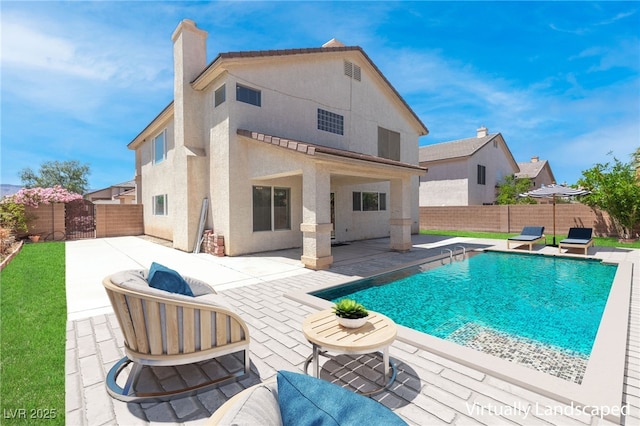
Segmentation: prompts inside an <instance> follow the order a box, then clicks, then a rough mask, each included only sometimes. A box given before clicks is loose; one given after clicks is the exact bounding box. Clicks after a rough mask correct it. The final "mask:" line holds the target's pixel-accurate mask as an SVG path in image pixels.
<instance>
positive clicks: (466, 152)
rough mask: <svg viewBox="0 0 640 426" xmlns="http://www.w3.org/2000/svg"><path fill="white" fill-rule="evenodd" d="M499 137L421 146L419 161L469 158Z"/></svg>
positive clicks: (489, 136)
mask: <svg viewBox="0 0 640 426" xmlns="http://www.w3.org/2000/svg"><path fill="white" fill-rule="evenodd" d="M499 135H500V133H495V134H493V135H487V136H483V137H481V138H478V137H473V138H467V139H459V140H456V141H451V142H442V143H437V144H433V145H426V146H421V147H420V152H419V161H420V162H421V163H422V162H424V161H439V160H450V159H453V158H462V157H469V156H471V155H473V154H474V153H475V152H476V151H477V150H479V149H480V148H482V147H483V146H485V145H486V144H487V143H489V142H490V141H492V140H493V139H494V138H495V137H497V136H499Z"/></svg>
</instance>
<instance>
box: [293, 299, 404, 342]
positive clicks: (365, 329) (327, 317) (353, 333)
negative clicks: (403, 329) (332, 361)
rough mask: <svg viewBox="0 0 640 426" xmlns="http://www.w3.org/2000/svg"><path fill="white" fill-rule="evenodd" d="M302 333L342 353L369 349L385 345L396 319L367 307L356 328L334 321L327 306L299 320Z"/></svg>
mask: <svg viewBox="0 0 640 426" xmlns="http://www.w3.org/2000/svg"><path fill="white" fill-rule="evenodd" d="M302 332H303V333H304V337H306V339H307V340H308V341H309V342H311V343H315V344H316V345H318V346H321V347H323V348H325V349H333V350H336V351H339V352H343V353H369V352H374V351H376V350H379V349H381V348H384V347H385V346H389V345H390V344H391V343H392V342H393V341H394V340H395V338H396V335H397V334H398V327H397V326H396V323H395V322H393V321H392V320H391V319H390V318H388V317H386V316H384V315H382V314H379V313H377V312H373V311H369V319H368V320H367V322H366V324H365V325H363V326H362V327H360V328H345V327H343V326H341V325H340V324H338V320H337V319H336V316H335V314H334V313H333V312H332V311H331V309H327V310H324V311H320V312H316V313H314V314H311V315H309V316H308V317H306V318H305V319H304V321H303V322H302Z"/></svg>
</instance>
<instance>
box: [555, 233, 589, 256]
mask: <svg viewBox="0 0 640 426" xmlns="http://www.w3.org/2000/svg"><path fill="white" fill-rule="evenodd" d="M592 245H593V229H591V228H569V235H567V238H565V239H564V240H562V241H560V244H558V252H559V253H562V248H567V249H568V248H581V249H584V255H585V256H586V255H587V253H588V249H589V246H592Z"/></svg>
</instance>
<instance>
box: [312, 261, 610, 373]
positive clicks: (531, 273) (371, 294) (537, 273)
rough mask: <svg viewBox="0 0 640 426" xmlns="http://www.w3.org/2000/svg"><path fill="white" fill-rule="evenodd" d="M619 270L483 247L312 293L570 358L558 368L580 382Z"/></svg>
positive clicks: (449, 335) (441, 334) (485, 341)
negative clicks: (470, 253) (460, 256)
mask: <svg viewBox="0 0 640 426" xmlns="http://www.w3.org/2000/svg"><path fill="white" fill-rule="evenodd" d="M435 266H437V267H435ZM616 270H617V265H611V264H604V263H602V262H600V261H596V260H583V259H570V258H562V257H554V256H539V255H526V254H505V253H499V252H485V253H478V254H477V255H474V256H470V257H469V258H467V259H465V260H463V261H458V262H452V263H447V264H445V265H441V264H440V263H439V262H435V263H434V262H432V263H429V264H424V265H419V266H414V267H411V268H406V269H402V270H400V271H395V272H393V273H389V274H385V275H382V276H377V277H374V278H369V279H364V280H360V281H357V282H354V283H351V284H348V285H344V286H339V287H336V288H330V289H327V290H323V291H318V292H314V293H311V294H312V295H314V296H316V297H320V298H322V299H325V300H329V301H332V302H335V301H337V300H339V299H343V298H345V297H348V298H352V299H355V300H357V301H358V302H360V303H362V304H363V305H365V306H366V307H367V308H369V309H371V310H374V311H376V312H380V313H383V314H385V315H387V316H388V317H390V318H391V319H393V320H394V321H395V322H396V323H398V324H401V325H403V326H406V327H409V328H411V329H414V330H417V331H421V332H423V333H427V334H430V335H432V336H435V337H438V338H441V339H446V340H449V341H452V342H455V343H457V344H461V345H465V346H469V347H472V348H475V349H477V350H483V351H485V352H489V353H494V354H496V352H498V351H500V352H504V353H506V355H507V356H509V354H514V353H515V352H517V351H518V350H520V351H523V350H524V351H526V352H527V353H528V354H529V355H531V354H532V353H535V352H538V354H537V356H538V358H539V357H540V353H544V352H547V353H548V357H550V358H555V360H554V361H553V362H552V363H551V364H555V363H558V362H559V363H560V364H567V362H569V363H571V361H572V359H573V361H575V362H576V363H578V364H579V365H578V367H575V366H574V367H573V370H572V371H567V368H566V366H565V365H560V366H559V367H558V368H557V369H558V371H559V373H561V374H556V375H557V376H559V377H563V375H564V376H566V377H565V378H568V379H569V380H574V381H576V382H578V383H579V382H580V381H581V378H582V375H583V374H584V370H585V369H586V361H587V359H588V357H589V354H590V353H591V349H592V347H593V343H594V341H595V338H596V334H597V332H598V327H599V325H600V320H601V318H602V314H603V311H604V308H605V306H606V302H607V298H608V295H609V291H610V289H611V285H612V282H613V278H614V276H615V274H616ZM500 342H503V344H502V345H500ZM505 344H508V346H509V349H508V350H506V351H504V350H500V349H501V348H500V347H499V346H502V347H504V346H505ZM498 356H501V355H500V354H498ZM502 357H503V358H504V356H502ZM514 357H515V356H514ZM512 358H513V357H512ZM519 358H523V356H522V354H520V355H519ZM524 358H526V357H524ZM567 358H568V361H567ZM517 362H518V361H517ZM524 363H525V364H526V363H527V361H526V360H525V361H524ZM546 364H547V365H548V364H549V363H548V362H547V363H546ZM533 368H535V366H533ZM552 374H553V373H552Z"/></svg>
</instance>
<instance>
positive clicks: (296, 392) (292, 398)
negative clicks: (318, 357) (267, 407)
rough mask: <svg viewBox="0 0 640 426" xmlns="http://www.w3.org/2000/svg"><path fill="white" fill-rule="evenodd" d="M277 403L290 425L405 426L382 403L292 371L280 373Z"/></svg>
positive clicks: (284, 420)
mask: <svg viewBox="0 0 640 426" xmlns="http://www.w3.org/2000/svg"><path fill="white" fill-rule="evenodd" d="M278 403H279V404H280V414H281V415H282V423H283V424H284V425H285V426H287V425H340V426H351V425H353V426H361V425H386V426H390V425H406V423H405V422H404V420H402V419H401V418H400V417H398V415H396V414H395V413H394V412H393V411H391V410H389V409H388V408H387V407H385V406H384V405H382V404H380V403H379V402H377V401H375V400H373V399H370V398H367V397H365V396H362V395H358V394H356V393H353V392H351V391H349V390H347V389H344V388H341V387H340V386H338V385H335V384H333V383H329V382H325V381H324V380H321V379H316V378H315V377H311V376H307V375H304V374H298V373H293V372H291V371H279V372H278Z"/></svg>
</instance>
